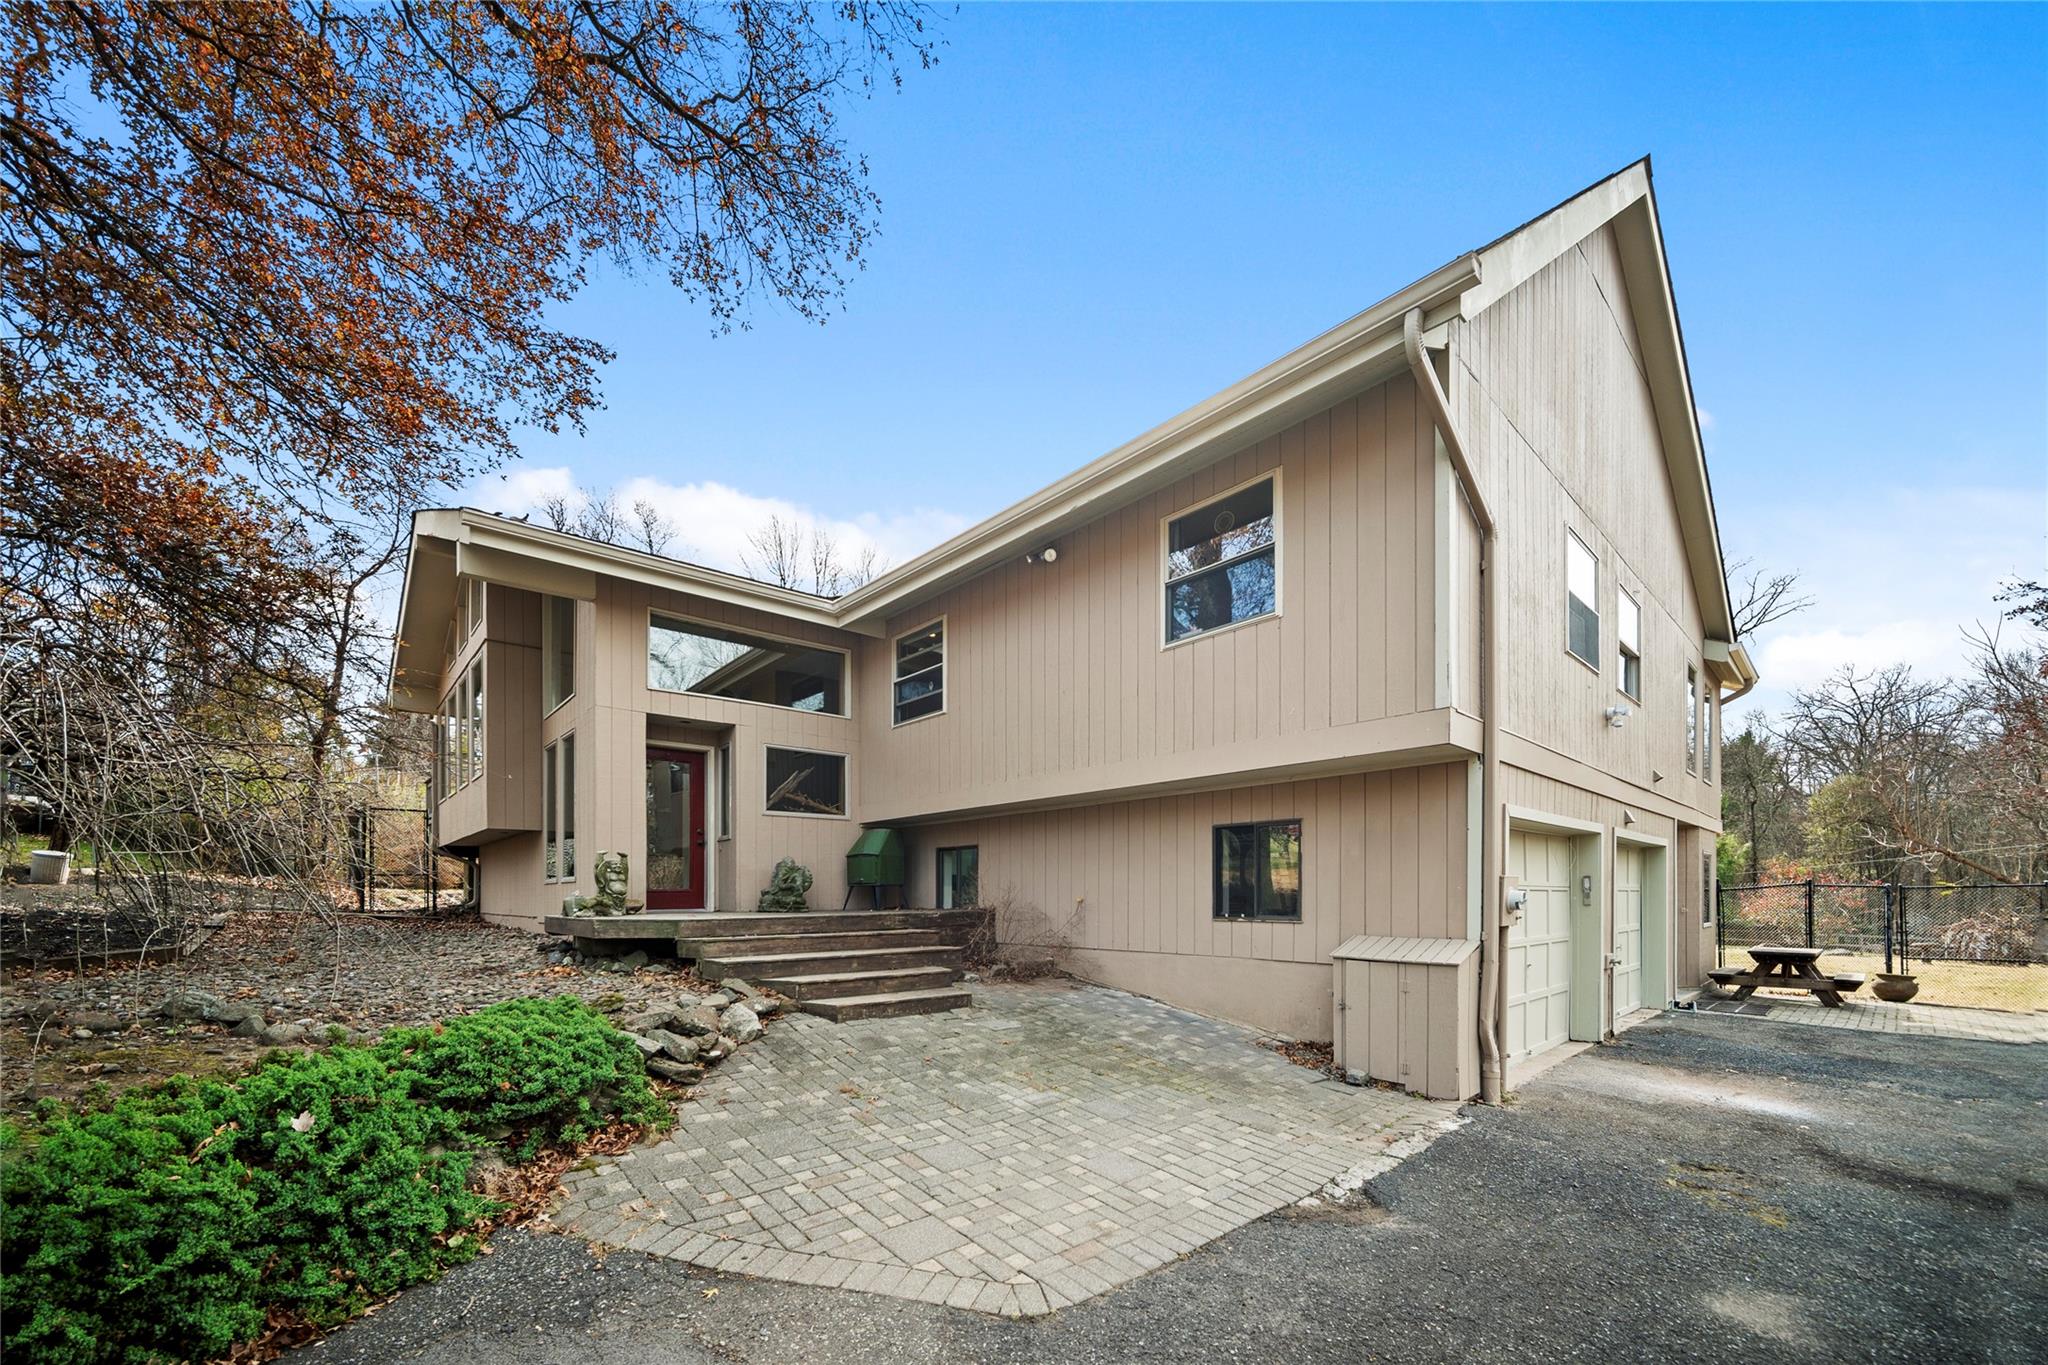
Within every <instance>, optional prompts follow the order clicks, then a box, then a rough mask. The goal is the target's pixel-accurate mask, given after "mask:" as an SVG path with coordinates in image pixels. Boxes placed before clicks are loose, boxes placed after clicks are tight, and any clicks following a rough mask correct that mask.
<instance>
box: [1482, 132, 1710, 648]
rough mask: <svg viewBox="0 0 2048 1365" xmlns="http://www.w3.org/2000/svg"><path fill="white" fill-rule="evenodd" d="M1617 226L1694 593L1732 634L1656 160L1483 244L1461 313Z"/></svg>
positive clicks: (1626, 169) (1619, 173) (1616, 236)
mask: <svg viewBox="0 0 2048 1365" xmlns="http://www.w3.org/2000/svg"><path fill="white" fill-rule="evenodd" d="M1609 224H1611V225H1612V226H1613V229H1614V239H1615V243H1616V246H1617V247H1618V249H1619V251H1620V255H1621V268H1622V274H1623V277H1624V278H1625V279H1626V281H1627V283H1628V302H1629V312H1630V313H1631V315H1632V320H1633V321H1634V323H1635V328H1636V335H1637V337H1638V339H1639V341H1640V343H1641V345H1642V360H1643V369H1644V371H1645V373H1646V375H1647V377H1648V379H1649V387H1650V401H1651V404H1652V406H1653V408H1654V409H1655V411H1656V415H1657V427H1658V434H1659V436H1660V437H1661V438H1662V444H1663V447H1664V462H1665V467H1666V469H1667V470H1668V472H1669V474H1670V476H1671V487H1672V491H1673V493H1674V494H1675V496H1676V500H1677V506H1678V521H1679V528H1680V530H1681V532H1682V533H1683V535H1684V538H1685V546H1686V558H1687V561H1688V566H1689V568H1690V572H1691V575H1692V583H1693V591H1694V592H1695V593H1696V594H1697V595H1698V597H1699V601H1700V612H1701V615H1702V616H1703V617H1704V618H1705V621H1706V634H1707V638H1708V639H1709V640H1717V641H1720V642H1721V643H1724V644H1729V643H1733V642H1734V640H1735V619H1734V614H1733V607H1732V605H1731V603H1730V601H1729V596H1728V576H1727V571H1726V566H1725V565H1724V563H1723V560H1722V552H1721V531H1720V527H1719V525H1718V523H1717V522H1716V519H1715V516H1714V494H1713V487H1712V484H1711V482H1710V481H1709V479H1708V475H1707V454H1706V446H1705V444H1704V443H1703V442H1702V441H1701V439H1700V427H1699V413H1698V410H1697V409H1696V408H1695V407H1694V406H1693V393H1692V373H1691V370H1690V368H1689V367H1688V365H1687V363H1686V357H1685V334H1684V332H1683V330H1682V329H1681V328H1680V326H1679V323H1678V302H1677V300H1676V298H1674V297H1673V295H1672V290H1671V267H1670V262H1669V260H1668V259H1667V258H1666V256H1665V254H1664V231H1663V228H1662V227H1661V226H1660V225H1659V223H1658V219H1657V193H1656V189H1655V187H1654V185H1653V184H1652V182H1651V174H1650V159H1649V158H1648V157H1644V158H1643V159H1642V160H1640V161H1638V162H1636V163H1634V164H1633V165H1630V166H1626V167H1624V168H1623V169H1621V170H1619V171H1617V172H1615V173H1614V174H1613V175H1611V176H1609V177H1607V179H1605V180H1603V181H1601V182H1600V183H1599V184H1597V185H1594V186H1592V187H1590V188H1588V189H1586V190H1582V191H1581V192H1579V193H1578V194H1575V195H1573V196H1572V197H1571V198H1570V199H1567V200H1566V201H1565V202H1564V203H1562V204H1559V205H1558V206H1557V207H1556V208H1554V209H1552V210H1550V212H1548V213H1546V214H1543V215H1542V216H1541V217H1538V218H1536V219H1533V220H1532V221H1530V222H1528V223H1525V224H1523V225H1522V226H1521V227H1519V228H1517V229H1516V230H1515V231H1513V232H1511V233H1509V234H1508V235H1507V236H1505V237H1502V238H1501V239H1500V240H1498V241H1496V242H1493V243H1491V244H1490V245H1488V246H1485V247H1482V248H1481V249H1480V250H1479V252H1478V256H1479V260H1480V264H1481V277H1480V282H1479V284H1478V286H1477V287H1476V288H1474V289H1472V290H1470V291H1469V292H1467V293H1466V294H1465V296H1464V315H1465V316H1466V317H1476V316H1478V315H1479V314H1480V313H1482V312H1484V311H1485V310H1486V309H1487V308H1489V307H1490V306H1492V305H1493V304H1494V303H1496V302H1498V301H1499V300H1500V299H1502V298H1505V297H1506V296H1507V295H1508V294H1509V293H1510V292H1512V291H1513V290H1515V289H1516V288H1518V287H1520V286H1521V285H1522V284H1523V283H1525V282H1526V281H1527V280H1528V279H1529V278H1530V277H1531V276H1533V275H1535V274H1536V273H1537V272H1538V271H1540V270H1542V269H1543V268H1544V267H1545V266H1547V265H1549V264H1550V263H1551V262H1552V261H1554V260H1556V259H1557V258H1558V257H1559V256H1562V255H1563V254H1564V253H1565V252H1567V251H1569V250H1571V249H1572V247H1573V246H1575V245H1577V244H1578V243H1580V242H1582V241H1584V240H1585V239H1586V238H1588V237H1590V236H1592V235H1593V234H1594V233H1595V232H1598V231H1599V230H1600V229H1601V228H1602V227H1604V226H1607V225H1609Z"/></svg>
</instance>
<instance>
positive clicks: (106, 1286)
mask: <svg viewBox="0 0 2048 1365" xmlns="http://www.w3.org/2000/svg"><path fill="white" fill-rule="evenodd" d="M667 1118H668V1110H667V1108H666V1106H664V1105H663V1104H662V1103H661V1102H660V1101H659V1100H658V1099H657V1098H656V1097H655V1096H654V1094H653V1093H652V1091H651V1090H650V1089H649V1087H648V1085H647V1081H646V1077H645V1076H644V1074H642V1071H641V1068H640V1061H639V1054H638V1050H637V1049H636V1048H635V1046H634V1044H633V1042H632V1040H631V1039H629V1038H627V1037H626V1036H625V1035H623V1034H620V1033H618V1032H617V1031H616V1030H614V1029H613V1028H612V1027H611V1026H610V1024H608V1023H607V1022H606V1021H605V1020H604V1018H603V1017H602V1016H600V1015H598V1014H595V1013H594V1012H592V1011H591V1010H589V1009H588V1008H586V1007H584V1006H583V1005H581V1004H580V1003H578V1002H576V1001H574V1000H570V999H566V998H565V999H562V1000H556V1001H540V1000H516V1001H511V1002H507V1003H505V1004H502V1005H494V1006H491V1007H490V1008H488V1009H484V1010H480V1011H478V1012H477V1013H475V1014H472V1015H466V1016H462V1017H460V1018H457V1019H453V1020H450V1021H448V1022H447V1023H446V1024H444V1025H442V1026H441V1027H439V1028H438V1029H413V1030H406V1031H404V1032H402V1033H400V1034H397V1035H394V1036H393V1037H391V1038H389V1039H387V1040H385V1041H384V1042H383V1043H380V1044H378V1045H377V1046H375V1047H371V1048H361V1047H350V1046H341V1047H335V1048H332V1049H331V1050H329V1051H326V1052H312V1053H296V1054H294V1053H280V1054H275V1055H273V1056H272V1057H270V1058H269V1059H267V1060H266V1061H264V1062H263V1063H261V1064H260V1065H258V1066H257V1067H256V1068H255V1069H254V1070H252V1071H251V1072H249V1073H248V1074H247V1075H246V1076H243V1077H242V1078H240V1079H239V1080H232V1081H220V1080H213V1081H203V1082H202V1081H193V1080H189V1079H184V1078H179V1079H174V1080H171V1081H168V1082H165V1083H163V1084H161V1085H158V1086H154V1087H150V1088H147V1089H142V1090H137V1091H133V1092H131V1093H129V1094H127V1095H123V1096H120V1097H119V1098H117V1099H114V1100H112V1101H111V1102H110V1103H107V1104H105V1105H104V1106H103V1107H99V1108H94V1109H69V1110H67V1109H59V1110H46V1111H44V1112H43V1113H42V1114H41V1115H40V1116H39V1119H38V1122H37V1124H36V1131H35V1132H34V1133H33V1134H31V1135H29V1136H26V1137H25V1136H24V1135H23V1134H22V1132H21V1131H20V1130H18V1129H16V1128H15V1127H14V1126H13V1125H4V1126H0V1321H4V1332H5V1347H6V1351H7V1354H8V1355H9V1357H10V1358H13V1359H19V1360H22V1361H33V1362H41V1361H50V1362H63V1363H65V1365H69V1362H98V1361H121V1362H126V1363H128V1365H141V1363H142V1362H146V1361H161V1360H180V1359H206V1358H211V1357H218V1356H221V1355H224V1354H226V1353H227V1351H228V1350H229V1349H230V1348H231V1347H232V1346H233V1345H234V1344H235V1343H237V1342H242V1341H247V1340H250V1339H252V1338H253V1337H255V1336H257V1335H258V1334H259V1333H260V1332H261V1331H262V1329H263V1326H264V1322H265V1317H266V1313H267V1311H268V1310H270V1309H273V1308H275V1309H280V1310H283V1311H286V1312H289V1313H294V1314H298V1315H302V1316H304V1317H306V1318H308V1319H310V1320H312V1321H314V1322H317V1323H323V1324H325V1323H333V1322H337V1321H339V1320H341V1319H343V1318H345V1317H347V1316H349V1315H350V1314H351V1313H353V1312H356V1311H358V1310H360V1309H361V1307H362V1306H363V1305H364V1304H366V1303H367V1302H369V1301H370V1300H372V1299H374V1298H376V1297H378V1296H380V1295H383V1294H387V1293H390V1292H392V1291H393V1290H396V1289H399V1288H402V1287H404V1286H405V1285H408V1284H412V1283H416V1282H418V1281H420V1280H424V1279H430V1278H432V1277H433V1276H434V1275H436V1274H437V1273H439V1271H440V1270H441V1268H442V1267H444V1266H447V1265H449V1264H452V1263H454V1262H456V1261H460V1260H464V1259H467V1258H468V1257H469V1256H470V1255H472V1254H474V1251H475V1248H476V1239H475V1237H474V1236H471V1235H468V1234H467V1233H466V1232H465V1231H464V1230H465V1229H466V1228H467V1227H468V1226H469V1225H470V1224H473V1223H474V1222H475V1221H476V1220H477V1219H479V1218H481V1217H483V1216H485V1215H487V1214H489V1213H490V1212H492V1211H493V1206H492V1205H491V1204H490V1203H489V1202H488V1201H486V1200H483V1199H480V1198H478V1197H477V1196H475V1195H473V1194H471V1193H469V1191H468V1190H467V1189H466V1188H465V1187H464V1183H463V1182H464V1177H465V1176H466V1175H467V1173H468V1169H469V1165H470V1161H471V1156H470V1153H471V1152H472V1151H475V1150H477V1149H480V1148H483V1147H486V1146H491V1145H496V1144H498V1143H500V1142H502V1141H504V1140H506V1139H507V1138H510V1139H513V1140H514V1141H516V1143H517V1145H518V1150H520V1151H521V1152H523V1153H531V1152H532V1151H534V1150H536V1149H537V1148H539V1147H541V1146H545V1145H547V1144H550V1143H555V1142H567V1141H573V1140H575V1139H576V1138H579V1137H581V1136H583V1135H585V1134H587V1133H588V1132H590V1131H591V1130H592V1129H594V1128H596V1127H598V1126H601V1125H602V1124H604V1123H607V1122H611V1121H613V1120H615V1119H626V1120H631V1121H636V1122H643V1123H652V1124H661V1123H665V1122H666V1120H667ZM31 1138H32V1139H33V1140H32V1141H31V1140H30V1139H31Z"/></svg>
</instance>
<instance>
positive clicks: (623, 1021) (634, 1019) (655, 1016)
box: [619, 1005, 680, 1033]
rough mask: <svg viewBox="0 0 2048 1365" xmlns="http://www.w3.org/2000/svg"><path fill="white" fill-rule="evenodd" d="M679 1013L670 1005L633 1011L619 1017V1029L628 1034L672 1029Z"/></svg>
mask: <svg viewBox="0 0 2048 1365" xmlns="http://www.w3.org/2000/svg"><path fill="white" fill-rule="evenodd" d="M679 1013H680V1011H678V1010H677V1009H676V1008H675V1007H674V1006H672V1005H656V1006H655V1007H654V1008H652V1009H644V1010H634V1011H633V1012H632V1013H630V1014H622V1015H620V1016H619V1027H620V1028H622V1029H624V1030H625V1031H626V1032H628V1033H646V1032H647V1031H648V1030H650V1029H658V1028H665V1029H672V1028H674V1027H675V1026H676V1016H677V1015H678V1014H679Z"/></svg>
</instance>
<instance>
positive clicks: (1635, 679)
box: [1614, 588, 1643, 702]
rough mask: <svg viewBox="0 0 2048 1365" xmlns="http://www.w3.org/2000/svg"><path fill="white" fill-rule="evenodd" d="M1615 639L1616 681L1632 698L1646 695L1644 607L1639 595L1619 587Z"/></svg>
mask: <svg viewBox="0 0 2048 1365" xmlns="http://www.w3.org/2000/svg"><path fill="white" fill-rule="evenodd" d="M1614 641H1615V651H1616V654H1617V655H1618V662H1617V665H1616V675H1617V676H1616V685H1617V686H1619V687H1620V688H1621V690H1622V691H1623V692H1624V693H1626V694H1627V695H1628V697H1629V699H1630V700H1632V701H1637V702H1640V701H1641V700H1642V699H1643V609H1642V608H1641V607H1639V606H1637V605H1636V599H1635V598H1633V597H1630V596H1629V595H1628V589H1627V588H1622V589H1619V590H1618V591H1617V592H1616V594H1615V598H1614Z"/></svg>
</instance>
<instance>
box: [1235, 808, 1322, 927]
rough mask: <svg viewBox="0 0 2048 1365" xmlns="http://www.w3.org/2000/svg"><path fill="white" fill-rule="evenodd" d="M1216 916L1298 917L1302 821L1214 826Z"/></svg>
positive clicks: (1299, 914)
mask: <svg viewBox="0 0 2048 1365" xmlns="http://www.w3.org/2000/svg"><path fill="white" fill-rule="evenodd" d="M1214 858H1215V892H1216V909H1215V914H1216V918H1217V919H1247V920H1276V919H1277V920H1298V919H1300V918H1301V821H1299V820H1264V821H1260V822H1258V823H1256V824H1247V825H1218V826H1216V842H1215V853H1214Z"/></svg>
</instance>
